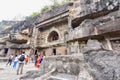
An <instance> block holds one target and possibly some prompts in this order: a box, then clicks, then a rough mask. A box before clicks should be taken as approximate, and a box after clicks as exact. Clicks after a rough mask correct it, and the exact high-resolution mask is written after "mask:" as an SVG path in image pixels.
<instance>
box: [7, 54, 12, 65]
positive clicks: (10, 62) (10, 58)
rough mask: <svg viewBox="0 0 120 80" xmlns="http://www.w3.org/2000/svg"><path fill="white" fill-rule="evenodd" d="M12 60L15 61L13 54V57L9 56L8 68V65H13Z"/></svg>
mask: <svg viewBox="0 0 120 80" xmlns="http://www.w3.org/2000/svg"><path fill="white" fill-rule="evenodd" d="M12 59H13V54H11V55H10V56H9V58H8V62H7V64H6V66H7V65H8V64H9V65H11V64H12Z"/></svg>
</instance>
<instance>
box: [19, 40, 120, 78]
mask: <svg viewBox="0 0 120 80" xmlns="http://www.w3.org/2000/svg"><path fill="white" fill-rule="evenodd" d="M93 44H94V45H93ZM87 48H88V49H87ZM81 54H82V53H81ZM119 64H120V53H119V52H117V51H109V50H104V49H102V48H101V44H100V43H99V42H98V41H97V40H89V41H88V43H87V47H86V51H85V52H84V53H83V54H82V55H80V54H76V55H66V56H51V57H45V58H44V60H43V63H42V64H41V66H40V71H32V72H28V73H27V74H26V75H25V76H24V77H21V78H20V79H21V80H27V79H29V80H30V79H35V78H36V80H37V79H41V78H40V76H42V75H43V74H44V75H45V74H46V73H49V72H50V71H51V70H52V69H54V71H53V72H51V73H50V74H49V75H47V74H46V76H45V77H43V78H46V79H48V80H49V77H50V76H54V77H58V76H59V77H60V78H62V80H64V79H65V80H69V79H70V77H67V76H60V75H63V74H64V75H73V76H76V77H72V78H71V80H119V79H120V65H119ZM41 72H42V73H41ZM59 73H60V75H58V74H59ZM37 77H39V78H37ZM63 78H64V79H63ZM50 79H51V77H50ZM53 80H54V79H53Z"/></svg>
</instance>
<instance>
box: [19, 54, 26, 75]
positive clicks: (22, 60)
mask: <svg viewBox="0 0 120 80" xmlns="http://www.w3.org/2000/svg"><path fill="white" fill-rule="evenodd" d="M24 62H25V52H22V54H21V55H20V56H19V57H18V69H17V75H19V72H20V74H23V67H24Z"/></svg>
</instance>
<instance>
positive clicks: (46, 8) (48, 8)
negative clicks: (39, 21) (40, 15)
mask: <svg viewBox="0 0 120 80" xmlns="http://www.w3.org/2000/svg"><path fill="white" fill-rule="evenodd" d="M50 8H51V7H50V6H47V5H46V6H44V7H43V8H42V9H41V11H40V12H43V11H46V10H50Z"/></svg>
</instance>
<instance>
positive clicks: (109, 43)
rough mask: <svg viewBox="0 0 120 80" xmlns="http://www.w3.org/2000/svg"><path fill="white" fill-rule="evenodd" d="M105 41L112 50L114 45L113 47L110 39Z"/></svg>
mask: <svg viewBox="0 0 120 80" xmlns="http://www.w3.org/2000/svg"><path fill="white" fill-rule="evenodd" d="M105 40H106V42H107V46H108V49H109V50H112V45H111V42H110V40H109V38H105Z"/></svg>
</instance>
